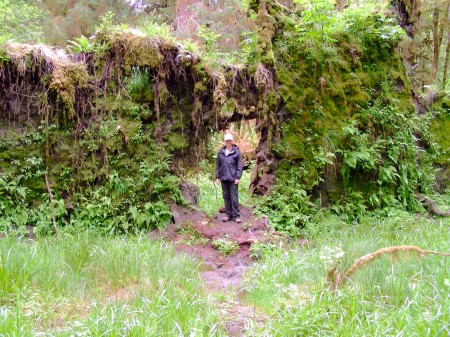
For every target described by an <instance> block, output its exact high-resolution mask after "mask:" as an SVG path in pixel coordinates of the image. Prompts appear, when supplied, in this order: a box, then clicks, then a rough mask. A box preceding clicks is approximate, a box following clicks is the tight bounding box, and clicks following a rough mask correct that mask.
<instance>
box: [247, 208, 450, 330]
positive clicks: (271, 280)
mask: <svg viewBox="0 0 450 337" xmlns="http://www.w3.org/2000/svg"><path fill="white" fill-rule="evenodd" d="M305 233H306V234H309V235H308V236H307V237H308V243H307V244H306V245H303V246H301V247H299V246H296V245H292V246H291V247H290V248H285V247H277V246H265V247H264V245H263V246H262V247H254V249H255V250H257V251H258V252H261V251H263V252H264V254H262V256H261V259H260V261H259V262H257V263H256V264H255V265H254V266H253V268H252V270H251V271H250V272H249V273H248V274H247V279H246V281H245V289H246V300H247V301H248V302H249V303H252V304H253V305H255V306H256V307H258V308H259V309H260V310H261V311H262V312H264V313H265V314H267V315H268V316H269V317H270V318H269V319H268V320H267V321H266V324H265V325H264V326H259V325H257V324H255V323H254V322H249V326H248V331H247V332H248V336H418V337H419V336H420V337H423V336H435V337H436V336H450V257H448V256H438V255H426V256H418V254H416V253H415V252H410V253H407V252H405V253H399V254H396V255H394V256H381V257H379V258H378V259H376V260H374V261H373V262H371V263H370V264H368V265H366V266H363V267H361V268H360V270H358V271H357V272H356V273H355V274H354V275H353V276H352V277H351V278H350V279H349V280H348V282H347V283H346V284H344V285H343V286H341V287H340V288H339V289H336V290H331V289H330V287H329V283H327V282H326V280H327V271H328V270H330V269H331V268H333V267H337V269H338V270H341V271H345V270H347V269H348V268H349V267H350V265H351V264H352V263H353V262H354V261H355V260H356V259H357V258H359V257H360V256H363V255H365V254H368V253H372V252H375V251H376V250H378V249H380V248H383V247H388V246H398V245H416V246H419V247H420V248H422V249H428V250H435V251H440V252H446V253H449V252H450V219H448V218H447V219H439V218H436V219H430V218H428V217H425V216H413V215H410V214H408V213H406V212H403V211H398V210H391V211H390V212H389V216H388V217H386V215H385V214H384V215H383V216H380V215H377V214H372V215H368V216H365V217H363V218H362V219H361V220H360V221H359V223H355V224H352V225H349V224H346V223H343V222H342V221H341V220H340V219H339V218H337V217H335V216H332V215H327V216H325V217H324V218H323V222H322V223H321V224H320V225H317V226H311V227H310V228H306V229H305Z"/></svg>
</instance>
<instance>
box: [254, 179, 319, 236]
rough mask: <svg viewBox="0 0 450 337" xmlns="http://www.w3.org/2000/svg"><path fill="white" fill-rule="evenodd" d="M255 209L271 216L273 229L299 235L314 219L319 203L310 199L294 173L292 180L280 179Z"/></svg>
mask: <svg viewBox="0 0 450 337" xmlns="http://www.w3.org/2000/svg"><path fill="white" fill-rule="evenodd" d="M255 211H256V214H260V215H265V216H267V217H268V218H269V221H270V226H271V228H272V229H274V230H276V231H278V232H281V233H284V234H287V235H289V236H291V237H299V236H300V235H301V233H302V229H303V228H304V227H305V226H306V224H308V223H309V222H311V221H313V218H314V215H315V214H316V213H317V212H318V205H316V204H314V203H313V202H311V201H310V196H309V195H308V193H307V191H306V190H305V189H303V188H302V185H301V184H299V183H298V180H296V179H295V174H294V175H292V176H291V179H290V180H283V181H279V183H278V184H277V186H276V188H275V190H274V191H272V193H271V194H270V195H268V196H266V197H263V198H262V199H261V200H259V201H258V203H257V207H256V210H255Z"/></svg>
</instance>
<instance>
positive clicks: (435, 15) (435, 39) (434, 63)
mask: <svg viewBox="0 0 450 337" xmlns="http://www.w3.org/2000/svg"><path fill="white" fill-rule="evenodd" d="M438 4H439V0H435V1H434V11H433V29H432V34H433V58H432V62H431V79H432V81H433V82H434V81H435V80H436V75H437V69H438V63H439V49H440V45H439V27H438V25H439V7H438Z"/></svg>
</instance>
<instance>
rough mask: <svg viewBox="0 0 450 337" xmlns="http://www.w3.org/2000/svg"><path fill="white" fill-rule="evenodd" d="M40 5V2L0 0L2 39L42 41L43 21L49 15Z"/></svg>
mask: <svg viewBox="0 0 450 337" xmlns="http://www.w3.org/2000/svg"><path fill="white" fill-rule="evenodd" d="M40 3H41V1H40V0H37V1H35V2H34V3H33V4H29V3H28V2H27V1H24V0H0V22H1V23H2V24H1V26H0V39H3V40H4V39H12V40H15V41H18V42H36V41H41V40H42V38H43V33H42V21H43V20H44V18H45V17H46V15H47V13H45V12H44V11H43V10H42V9H41V8H40V7H39V5H40ZM0 44H1V43H0Z"/></svg>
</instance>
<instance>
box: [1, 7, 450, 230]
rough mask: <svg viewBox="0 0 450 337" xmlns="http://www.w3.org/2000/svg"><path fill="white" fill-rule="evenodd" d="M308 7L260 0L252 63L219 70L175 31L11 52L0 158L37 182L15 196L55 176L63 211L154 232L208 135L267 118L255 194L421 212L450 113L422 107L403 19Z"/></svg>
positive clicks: (38, 191)
mask: <svg viewBox="0 0 450 337" xmlns="http://www.w3.org/2000/svg"><path fill="white" fill-rule="evenodd" d="M311 10H312V9H311V8H296V9H294V10H293V11H291V10H288V9H287V8H285V7H283V6H280V5H279V4H278V3H277V2H276V1H273V0H264V1H258V0H252V1H251V2H250V9H249V11H250V16H252V17H254V18H255V25H256V27H257V39H256V48H255V50H254V51H253V55H251V57H250V58H249V59H250V60H251V63H250V64H247V65H245V66H242V65H241V66H228V67H217V66H216V67H212V66H211V65H210V64H208V63H207V62H205V61H204V60H202V59H201V58H200V57H199V56H197V55H195V54H193V53H191V52H189V51H187V50H183V49H182V48H181V47H180V46H179V45H178V44H177V43H175V42H174V41H171V40H166V39H160V38H157V37H151V38H149V37H146V36H144V35H143V34H142V33H140V32H137V31H133V30H120V29H118V28H117V27H113V26H111V27H104V28H103V29H101V30H100V31H99V32H98V33H97V36H96V40H95V42H94V47H93V50H95V51H94V52H89V53H81V54H77V55H67V54H65V53H64V52H63V51H62V50H59V49H56V48H49V47H45V46H39V45H32V46H31V45H19V44H8V45H6V46H4V47H2V49H3V50H2V52H1V54H0V55H2V56H1V59H0V60H1V61H0V62H1V64H0V123H1V134H0V168H1V173H2V174H3V175H6V176H7V178H5V179H6V181H8V183H10V182H11V181H15V183H14V184H20V185H23V186H26V187H27V188H28V190H27V191H28V192H27V193H25V194H24V195H23V196H21V197H20V198H18V199H17V200H16V199H14V198H13V197H11V198H12V199H11V200H12V202H16V201H20V202H22V203H23V204H25V205H26V207H28V206H30V207H39V205H40V204H45V195H44V196H42V194H43V193H44V192H45V191H46V189H45V182H44V179H43V175H44V173H45V172H46V173H47V175H48V178H49V182H50V185H51V186H50V187H51V188H52V190H53V191H54V193H55V195H56V196H57V198H59V199H58V200H63V199H64V200H65V202H66V204H67V205H68V206H67V210H68V211H70V212H72V214H75V216H74V215H70V216H69V215H68V214H67V213H64V211H61V214H60V217H61V218H63V219H65V220H64V221H66V222H68V223H73V221H74V220H73V219H78V220H76V221H75V223H80V222H82V221H84V220H86V221H85V222H86V223H89V222H98V223H107V225H104V226H106V228H108V230H109V229H110V228H118V227H120V228H122V229H123V230H126V228H128V226H130V224H131V223H138V224H141V225H140V226H149V224H150V223H152V222H153V223H154V222H155V221H157V220H155V219H158V216H159V217H162V218H164V217H165V216H166V215H167V214H168V213H169V214H170V212H169V211H168V208H167V207H168V206H167V205H168V202H169V199H170V197H171V196H172V197H173V198H174V199H175V200H176V201H179V198H178V197H177V195H179V192H177V185H178V184H179V181H178V180H177V178H176V176H177V175H178V173H180V172H181V171H182V169H183V167H186V166H191V165H195V163H196V162H198V161H199V160H200V159H202V158H203V157H204V156H205V154H206V153H207V152H206V147H207V143H208V137H209V134H210V130H211V129H212V130H222V129H224V128H226V127H227V125H228V123H229V122H232V121H237V120H240V119H245V118H249V119H250V118H251V119H253V118H256V119H257V129H258V131H260V132H261V143H260V144H259V146H258V148H257V154H256V158H257V163H256V166H255V169H254V171H253V179H252V186H251V188H252V190H253V191H254V192H256V193H260V194H264V193H267V192H268V191H270V189H271V188H272V187H273V186H274V185H275V184H276V179H275V178H277V179H278V181H281V182H283V184H282V185H283V186H287V185H286V184H285V183H286V182H289V184H290V185H291V186H293V188H294V187H295V188H297V187H298V188H302V189H305V190H307V191H308V192H310V193H315V194H316V195H319V194H320V195H321V200H325V201H327V200H328V201H331V202H338V201H339V200H340V199H342V197H343V198H347V199H351V198H360V199H362V200H364V201H365V202H366V201H367V200H369V199H370V201H369V202H366V203H367V204H368V205H369V206H372V207H377V206H385V205H388V204H392V203H396V202H400V203H402V204H403V205H404V206H406V207H409V208H414V205H415V199H414V192H415V191H421V192H424V191H427V190H429V188H430V186H431V184H432V181H433V177H434V176H433V173H432V169H433V167H432V165H433V163H434V162H437V161H439V160H441V159H442V153H443V152H441V154H439V147H438V146H435V143H436V142H437V141H436V139H441V138H442V137H439V136H437V137H435V136H433V132H434V131H433V130H437V129H438V128H437V126H436V125H435V124H436V123H437V122H433V118H446V117H445V116H446V115H443V114H441V115H439V116H438V115H436V114H432V113H431V114H429V113H424V114H422V115H421V116H417V114H416V111H415V107H414V105H413V100H412V95H411V90H412V89H411V83H410V81H409V79H408V77H407V76H406V73H405V69H404V66H403V59H402V57H401V55H400V54H399V53H398V52H397V51H396V49H395V47H396V44H397V42H398V41H399V40H400V39H401V35H402V31H401V29H400V28H399V27H398V26H397V24H396V23H395V21H394V20H393V19H391V18H389V17H387V16H384V15H379V14H372V13H363V14H361V13H359V14H358V15H356V14H355V13H351V14H352V16H351V17H352V20H349V21H348V26H346V28H345V29H342V26H339V25H338V24H337V23H336V21H333V20H331V21H330V19H329V18H324V17H323V16H320V15H311ZM312 14H314V13H312ZM347 14H348V13H346V12H345V10H344V12H343V13H342V14H341V15H342V17H341V18H340V19H342V20H348V19H346V17H345V15H347ZM353 14H355V15H353ZM308 15H309V18H310V19H308V20H304V18H305V17H308ZM311 18H312V19H311ZM315 18H322V19H320V20H319V21H317V19H315ZM314 20H316V21H314ZM321 20H322V21H321ZM327 20H328V21H327ZM318 27H319V28H321V29H318ZM330 27H331V28H330ZM339 27H341V28H339ZM430 123H431V130H432V132H431V135H427V132H428V131H429V130H430V128H429V124H430ZM438 124H439V123H438ZM438 133H439V132H438V131H436V134H438ZM433 137H434V138H433ZM439 141H440V140H439ZM444 142H445V140H444ZM441 149H442V146H441ZM444 150H445V146H444ZM444 153H445V152H444ZM439 156H440V157H439ZM444 156H445V155H444ZM439 158H441V159H439ZM441 161H442V160H441ZM14 179H15V180H14ZM289 184H288V185H289ZM8 186H9V185H8ZM177 193H178V194H177ZM22 194H23V193H19V195H22ZM105 198H106V199H105ZM82 205H85V206H83V207H84V208H83V207H82ZM89 205H91V206H92V207H94V206H95V207H100V208H99V209H95V211H92V212H91V213H92V214H91V213H89V212H88V211H86V209H92V207H91V208H89V207H90V206H89ZM155 205H158V206H155ZM87 206H89V207H87ZM86 207H87V208H86ZM95 207H94V208H95ZM155 207H156V208H155ZM72 208H75V210H71V209H72ZM77 209H79V210H78V211H77ZM100 210H103V212H105V213H106V215H105V217H104V218H102V217H100V218H97V217H96V216H97V215H98V214H101V213H102V211H100ZM77 212H78V213H77ZM83 212H84V213H83ZM93 214H94V215H93ZM158 214H159V215H158ZM11 217H12V216H11ZM80 219H81V220H80ZM83 219H84V220H83ZM111 219H115V220H111ZM117 219H118V220H117ZM106 220H107V221H106ZM27 221H28V223H32V221H34V220H27ZM61 221H63V220H61ZM77 221H78V222H77ZM108 221H109V222H108ZM164 221H170V219H168V218H167V217H166V218H165V220H164Z"/></svg>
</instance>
